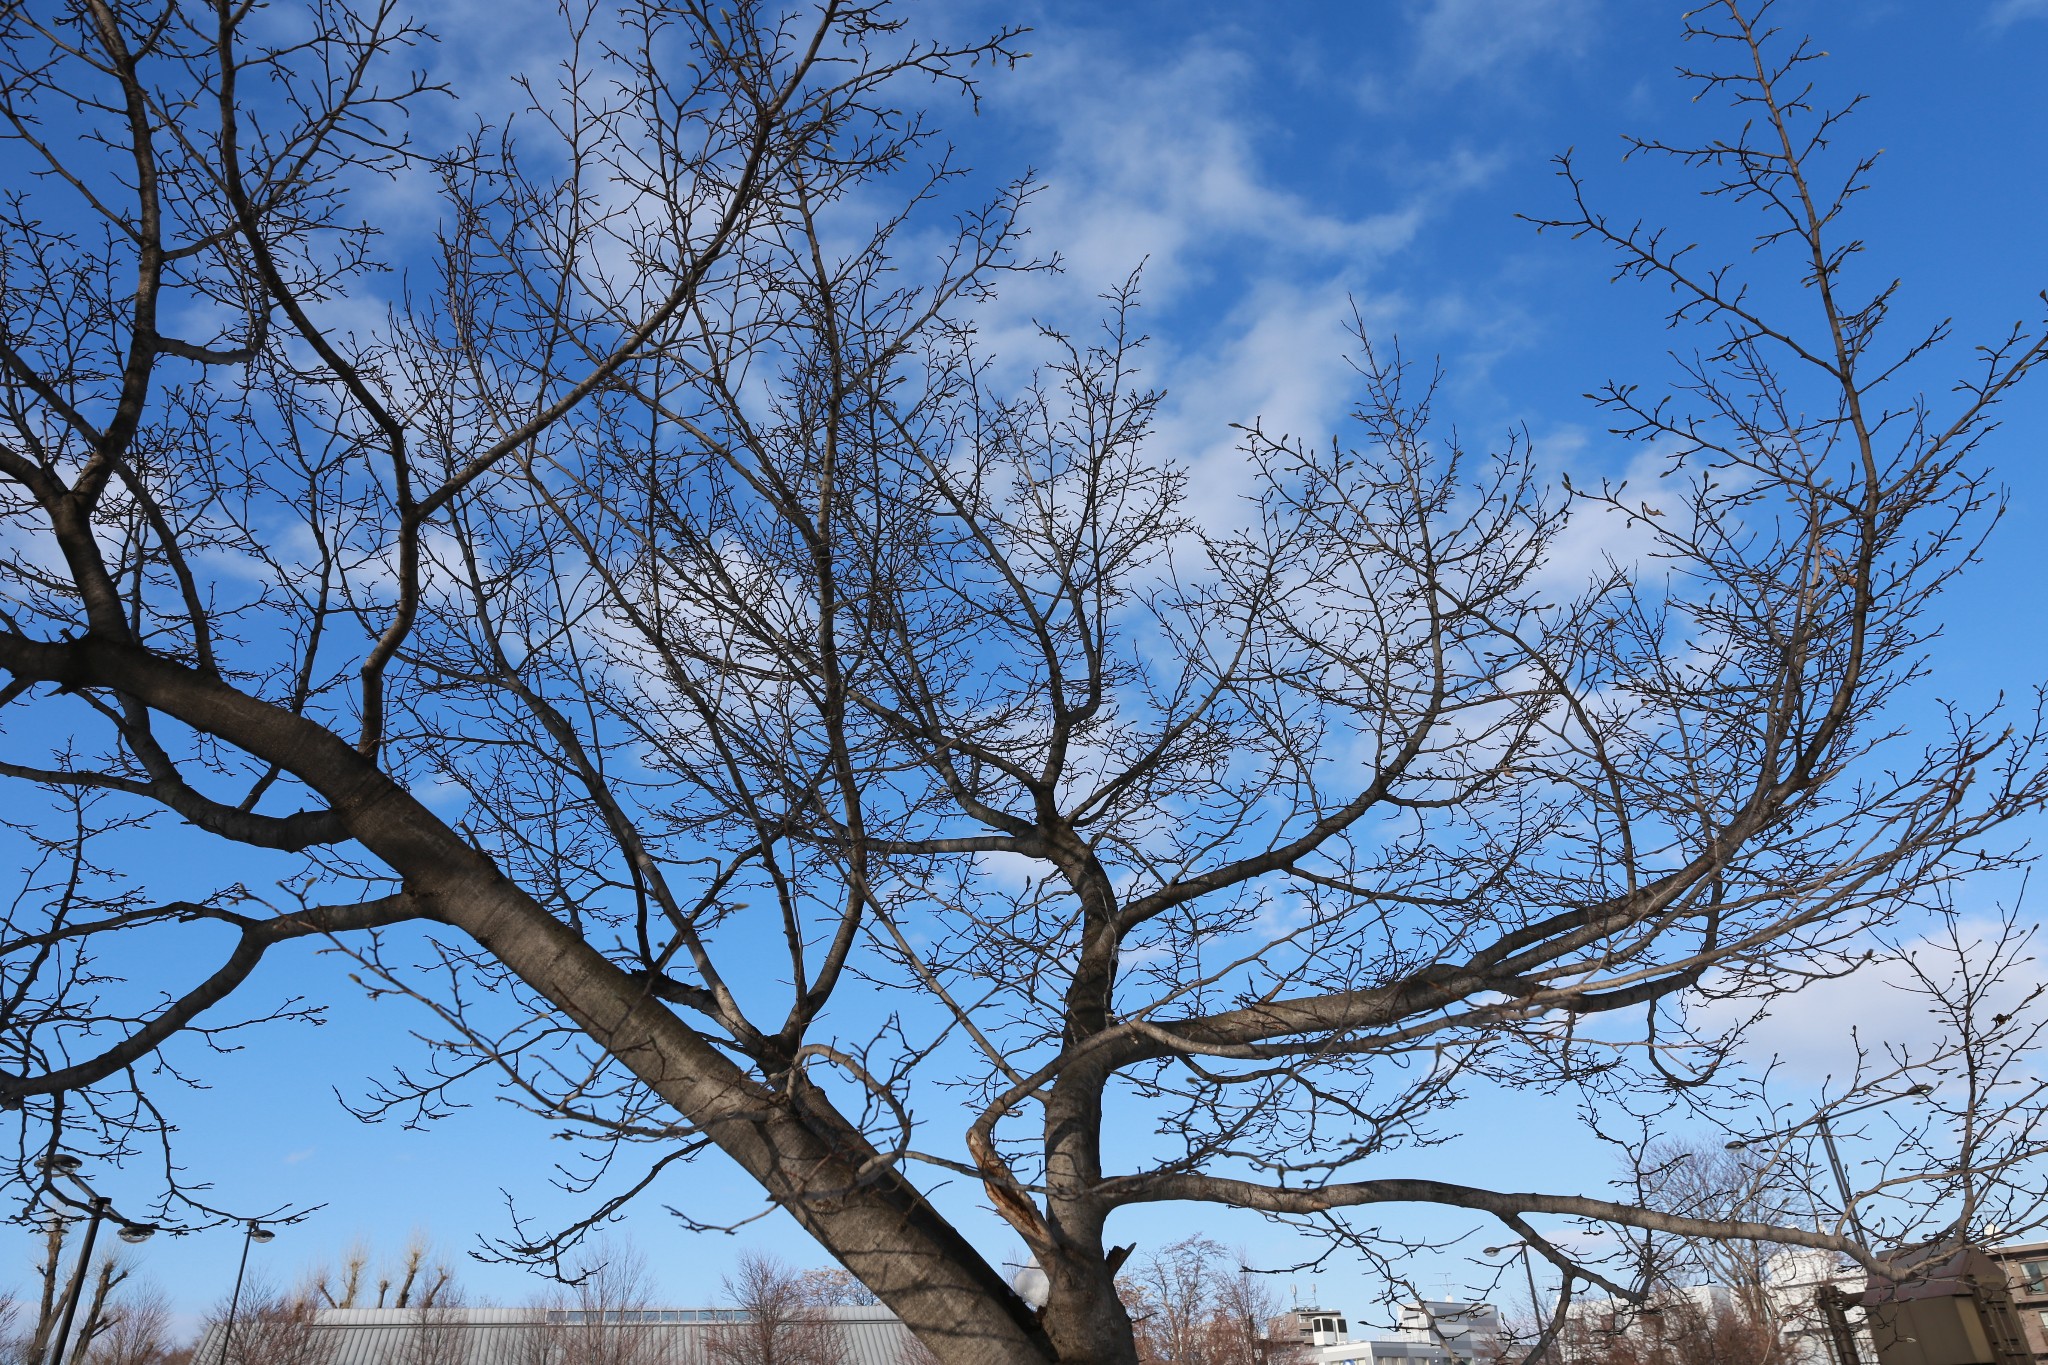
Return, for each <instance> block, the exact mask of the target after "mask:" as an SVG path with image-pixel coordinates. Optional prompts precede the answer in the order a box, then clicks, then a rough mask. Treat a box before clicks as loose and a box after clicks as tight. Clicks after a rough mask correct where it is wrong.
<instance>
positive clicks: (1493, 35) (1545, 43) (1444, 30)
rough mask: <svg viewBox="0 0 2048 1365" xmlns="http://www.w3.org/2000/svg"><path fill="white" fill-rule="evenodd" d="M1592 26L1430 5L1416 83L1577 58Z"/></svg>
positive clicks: (1576, 16) (1571, 0) (1499, 9)
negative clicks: (1547, 58)
mask: <svg viewBox="0 0 2048 1365" xmlns="http://www.w3.org/2000/svg"><path fill="white" fill-rule="evenodd" d="M2021 2H2022V3H2025V2H2027V0H2021ZM1592 22H1593V3H1592V0H1516V2H1515V3H1514V4H1510V5H1503V4H1500V3H1499V0H1430V3H1429V4H1428V6H1427V8H1426V9H1424V10H1423V12H1422V13H1421V14H1420V16H1418V18H1417V20H1416V24H1415V33H1416V53H1415V65H1414V69H1413V71H1412V72H1411V79H1412V80H1413V81H1414V82H1415V83H1416V84H1417V85H1457V84H1461V83H1463V82H1466V81H1470V80H1476V79H1478V78H1480V77H1482V76H1491V75H1494V74H1496V73H1498V72H1500V71H1502V70H1505V69H1506V68H1509V67H1512V66H1515V65H1518V64H1520V63H1522V62H1526V61H1529V60H1531V59H1533V58H1535V57H1539V56H1546V55H1551V54H1557V53H1563V54H1566V55H1570V54H1574V53H1577V52H1578V51H1580V50H1581V49H1582V48H1583V47H1584V46H1585V41H1586V38H1587V36H1588V34H1589V33H1590V31H1591V27H1592Z"/></svg>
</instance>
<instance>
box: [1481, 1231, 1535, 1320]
mask: <svg viewBox="0 0 2048 1365" xmlns="http://www.w3.org/2000/svg"><path fill="white" fill-rule="evenodd" d="M1510 1249H1512V1250H1513V1251H1514V1253H1515V1254H1516V1255H1517V1256H1520V1257H1521V1258H1522V1274H1523V1275H1524V1276H1526V1277H1527V1278H1528V1281H1529V1311H1530V1312H1531V1313H1533V1314H1535V1315H1536V1318H1535V1324H1536V1335H1537V1337H1538V1339H1541V1337H1542V1336H1543V1327H1542V1323H1543V1300H1541V1299H1539V1298H1537V1297H1536V1271H1535V1269H1534V1268H1533V1267H1531V1266H1530V1264H1529V1250H1530V1248H1529V1244H1528V1243H1527V1242H1515V1243H1512V1244H1511V1245H1510V1246H1498V1247H1487V1248H1485V1250H1484V1252H1483V1253H1482V1254H1484V1255H1487V1256H1498V1255H1500V1254H1501V1253H1502V1252H1503V1251H1507V1250H1510Z"/></svg>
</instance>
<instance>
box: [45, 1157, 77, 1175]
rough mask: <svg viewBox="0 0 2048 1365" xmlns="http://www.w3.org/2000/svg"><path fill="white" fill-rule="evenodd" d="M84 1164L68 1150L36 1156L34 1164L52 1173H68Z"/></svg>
mask: <svg viewBox="0 0 2048 1365" xmlns="http://www.w3.org/2000/svg"><path fill="white" fill-rule="evenodd" d="M84 1164H85V1163H84V1162H82V1161H80V1160H79V1159H78V1158H77V1157H75V1156H73V1155H71V1153H69V1152H52V1153H50V1154H49V1155H48V1156H40V1157H37V1158H36V1165H38V1166H40V1167H42V1168H43V1169H44V1170H46V1171H48V1172H50V1174H52V1175H70V1174H71V1173H72V1172H73V1171H75V1170H77V1169H78V1168H79V1167H80V1166H83V1165H84Z"/></svg>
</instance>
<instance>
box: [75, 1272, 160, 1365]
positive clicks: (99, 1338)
mask: <svg viewBox="0 0 2048 1365" xmlns="http://www.w3.org/2000/svg"><path fill="white" fill-rule="evenodd" d="M175 1349H176V1348H175V1346H174V1345H173V1342H172V1338H171V1300H170V1297H169V1296H168V1295H167V1294H165V1293H164V1291H163V1290H162V1289H160V1288H158V1287H157V1286H155V1285H148V1284H144V1285H133V1286H130V1287H129V1288H128V1289H126V1290H125V1291H124V1292H123V1293H122V1295H121V1302H120V1311H119V1312H118V1313H117V1314H115V1315H114V1316H113V1317H111V1318H110V1319H108V1320H106V1321H104V1322H103V1323H101V1324H100V1327H99V1329H98V1330H97V1331H96V1332H95V1333H94V1335H93V1337H92V1342H91V1349H90V1350H88V1351H86V1352H85V1355H84V1360H85V1362H86V1365H163V1362H167V1361H168V1360H169V1359H170V1356H171V1354H172V1352H173V1351H174V1350H175Z"/></svg>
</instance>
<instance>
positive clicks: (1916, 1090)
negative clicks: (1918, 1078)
mask: <svg viewBox="0 0 2048 1365" xmlns="http://www.w3.org/2000/svg"><path fill="white" fill-rule="evenodd" d="M1906 1093H1907V1094H1908V1095H1932V1094H1933V1093H1934V1087H1933V1086H1931V1085H1929V1084H1928V1083H1927V1082H1925V1081H1922V1082H1920V1084H1918V1085H1916V1086H1914V1087H1913V1088H1912V1089H1911V1090H1908V1091H1907V1092H1906Z"/></svg>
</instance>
